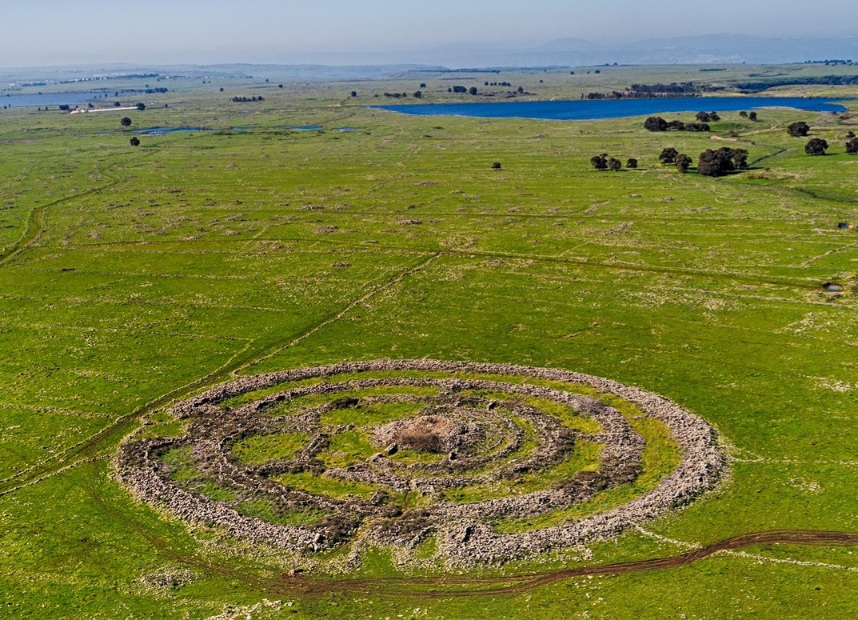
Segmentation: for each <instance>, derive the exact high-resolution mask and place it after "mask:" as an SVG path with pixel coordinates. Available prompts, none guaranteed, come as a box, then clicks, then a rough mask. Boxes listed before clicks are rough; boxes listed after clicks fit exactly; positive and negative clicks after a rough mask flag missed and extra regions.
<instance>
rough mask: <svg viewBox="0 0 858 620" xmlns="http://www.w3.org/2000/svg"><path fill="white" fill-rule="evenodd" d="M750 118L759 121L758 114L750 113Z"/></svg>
mask: <svg viewBox="0 0 858 620" xmlns="http://www.w3.org/2000/svg"><path fill="white" fill-rule="evenodd" d="M748 118H749V119H750V120H752V121H755V120H757V113H756V112H748Z"/></svg>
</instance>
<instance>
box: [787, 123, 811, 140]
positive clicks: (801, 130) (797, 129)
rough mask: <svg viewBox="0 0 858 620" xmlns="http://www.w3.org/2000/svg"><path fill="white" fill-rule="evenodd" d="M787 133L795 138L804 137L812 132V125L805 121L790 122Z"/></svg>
mask: <svg viewBox="0 0 858 620" xmlns="http://www.w3.org/2000/svg"><path fill="white" fill-rule="evenodd" d="M787 133H789V135H791V136H792V137H793V138H803V137H804V136H806V135H807V134H809V133H810V125H808V124H807V123H805V122H804V121H796V122H794V123H790V124H789V126H788V127H787Z"/></svg>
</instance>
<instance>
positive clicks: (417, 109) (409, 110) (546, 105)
mask: <svg viewBox="0 0 858 620" xmlns="http://www.w3.org/2000/svg"><path fill="white" fill-rule="evenodd" d="M835 101H836V100H833V99H823V98H816V97H813V98H811V97H808V98H804V97H676V98H664V99H609V100H598V101H589V100H580V101H517V102H504V103H420V104H413V105H384V106H373V107H374V108H375V109H379V110H387V111H390V112H399V113H401V114H411V115H417V116H472V117H477V118H528V119H536V120H563V121H572V120H598V119H607V118H626V117H630V116H648V115H652V114H670V113H679V112H700V111H702V110H705V111H707V112H739V111H741V110H757V109H759V108H767V107H779V108H795V109H798V110H806V111H810V112H845V111H846V106H844V105H842V104H840V103H836V102H835Z"/></svg>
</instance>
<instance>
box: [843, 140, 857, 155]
mask: <svg viewBox="0 0 858 620" xmlns="http://www.w3.org/2000/svg"><path fill="white" fill-rule="evenodd" d="M846 152H847V153H849V154H850V155H855V154H858V138H855V137H854V136H853V137H852V138H850V139H849V140H847V141H846Z"/></svg>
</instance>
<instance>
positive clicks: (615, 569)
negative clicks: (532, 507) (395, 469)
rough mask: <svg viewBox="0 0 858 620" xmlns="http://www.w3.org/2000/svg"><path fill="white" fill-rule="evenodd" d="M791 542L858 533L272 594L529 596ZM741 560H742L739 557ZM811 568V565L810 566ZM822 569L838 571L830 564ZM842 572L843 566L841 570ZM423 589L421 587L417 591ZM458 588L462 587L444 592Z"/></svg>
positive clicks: (772, 534)
mask: <svg viewBox="0 0 858 620" xmlns="http://www.w3.org/2000/svg"><path fill="white" fill-rule="evenodd" d="M771 544H793V545H802V546H856V545H858V533H856V532H831V531H817V530H776V531H764V532H749V533H746V534H741V535H739V536H734V537H731V538H727V539H725V540H722V541H719V542H716V543H713V544H711V545H707V546H704V547H700V548H699V549H692V550H689V551H685V552H683V553H678V554H676V555H671V556H666V557H661V558H651V559H648V560H635V561H631V562H617V563H613V564H599V565H594V566H581V567H576V568H567V569H561V570H557V571H550V572H546V573H542V574H525V575H519V576H509V577H483V578H480V577H474V578H469V577H467V576H444V577H424V578H410V577H401V578H363V579H360V578H358V579H342V580H323V579H313V578H309V577H288V576H284V577H282V578H281V583H282V585H283V589H282V590H281V589H278V590H276V591H277V592H278V593H283V594H295V593H297V594H304V595H316V596H322V595H325V594H329V593H331V592H342V593H360V594H364V595H385V596H396V597H408V598H415V597H422V598H427V599H444V598H472V597H479V596H498V595H504V594H509V595H514V594H523V593H527V592H532V591H533V590H537V589H539V588H542V587H545V586H549V585H552V584H555V583H558V582H561V581H566V580H568V579H574V578H576V577H586V576H591V575H623V574H629V573H642V572H651V571H656V570H666V569H671V568H681V567H684V566H689V565H691V564H694V563H696V562H699V561H700V560H703V559H705V558H708V557H710V556H712V555H715V554H719V553H728V554H729V553H730V552H733V551H736V550H738V549H744V548H747V547H754V546H758V545H771ZM740 557H741V556H740ZM814 566H815V565H814ZM823 567H824V568H840V567H837V566H834V565H827V566H823ZM844 568H846V567H844ZM469 585H477V586H487V587H482V588H461V587H463V586H469ZM421 586H422V587H421ZM456 586H459V587H460V589H444V588H451V587H456Z"/></svg>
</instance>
